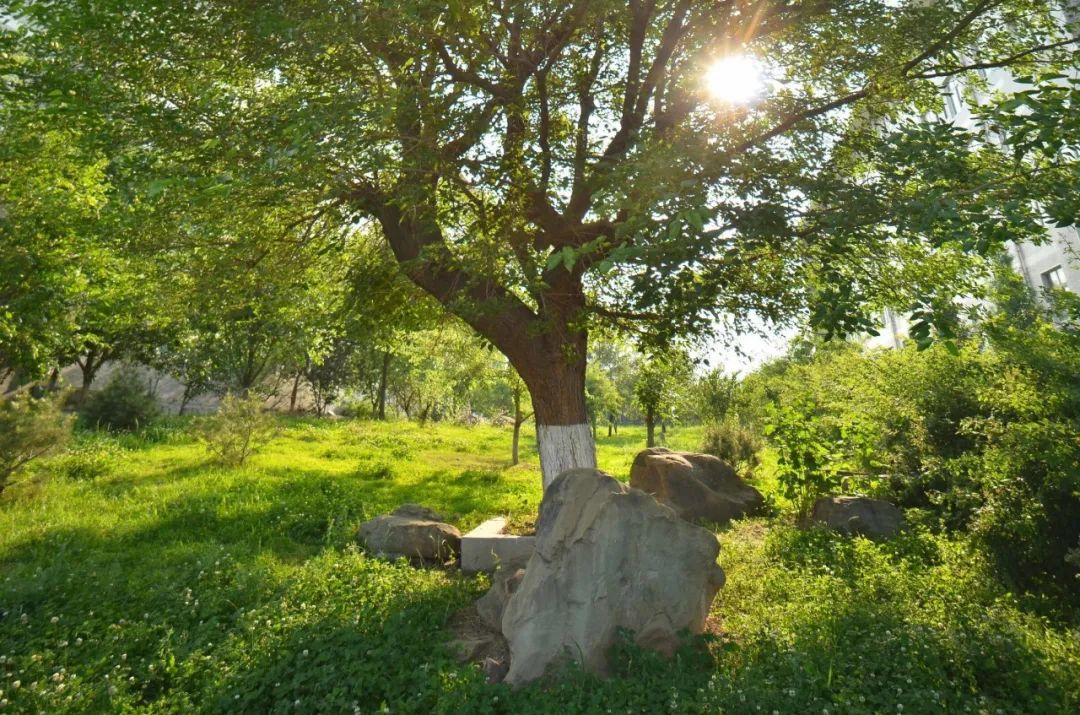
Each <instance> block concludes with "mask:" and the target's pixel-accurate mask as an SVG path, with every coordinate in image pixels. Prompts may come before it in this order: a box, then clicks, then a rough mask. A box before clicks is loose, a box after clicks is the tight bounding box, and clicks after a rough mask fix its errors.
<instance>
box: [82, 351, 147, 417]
mask: <svg viewBox="0 0 1080 715" xmlns="http://www.w3.org/2000/svg"><path fill="white" fill-rule="evenodd" d="M160 414H161V405H160V404H159V403H158V400H157V397H156V396H155V395H154V391H153V390H152V389H151V388H150V386H149V385H148V384H147V382H146V380H144V379H143V377H142V376H141V375H139V373H138V372H137V371H135V370H134V369H133V368H126V367H125V368H121V369H120V370H117V371H116V372H115V373H113V376H112V378H111V379H110V380H109V382H108V383H107V384H106V385H105V387H104V388H103V389H101V390H99V391H97V392H93V393H91V394H90V396H89V397H87V399H86V403H85V404H84V405H83V409H82V418H83V420H84V422H85V423H86V424H87V425H88V426H90V427H93V428H94V429H106V430H110V431H121V432H127V431H131V430H136V429H139V428H140V427H145V426H147V425H149V424H151V423H152V422H153V421H154V420H155V419H157V418H158V416H159V415H160Z"/></svg>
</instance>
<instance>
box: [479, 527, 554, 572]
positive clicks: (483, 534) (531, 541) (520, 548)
mask: <svg viewBox="0 0 1080 715" xmlns="http://www.w3.org/2000/svg"><path fill="white" fill-rule="evenodd" d="M504 529H506V519H504V518H502V517H497V518H495V519H488V520H487V521H485V522H484V523H483V524H481V525H480V526H478V527H476V528H475V529H473V530H472V531H470V532H469V533H467V534H465V536H463V537H461V570H462V571H464V572H465V573H476V572H478V571H487V572H489V573H490V572H493V571H494V570H495V568H496V567H497V566H498V565H499V564H503V565H510V564H514V565H519V566H524V565H525V563H526V562H527V561H528V560H529V557H530V556H532V552H533V548H534V546H535V544H536V537H535V536H514V535H513V534H504V533H503V530H504Z"/></svg>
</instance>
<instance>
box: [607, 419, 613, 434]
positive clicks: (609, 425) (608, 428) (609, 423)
mask: <svg viewBox="0 0 1080 715" xmlns="http://www.w3.org/2000/svg"><path fill="white" fill-rule="evenodd" d="M611 424H612V423H611V422H608V423H607V436H608V437H610V436H611Z"/></svg>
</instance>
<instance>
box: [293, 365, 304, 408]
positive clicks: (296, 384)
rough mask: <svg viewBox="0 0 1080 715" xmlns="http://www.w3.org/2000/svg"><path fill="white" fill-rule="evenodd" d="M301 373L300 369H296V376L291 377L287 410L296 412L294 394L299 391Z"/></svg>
mask: <svg viewBox="0 0 1080 715" xmlns="http://www.w3.org/2000/svg"><path fill="white" fill-rule="evenodd" d="M303 374H304V372H303V371H302V370H297V371H296V377H294V378H293V383H292V393H291V394H290V395H289V412H296V395H297V393H299V392H300V378H301V377H302V376H303Z"/></svg>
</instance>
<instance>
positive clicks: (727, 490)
mask: <svg viewBox="0 0 1080 715" xmlns="http://www.w3.org/2000/svg"><path fill="white" fill-rule="evenodd" d="M630 486H632V487H634V488H635V489H640V490H642V491H643V492H648V493H649V494H652V495H653V496H655V497H656V498H657V499H659V500H660V501H661V502H663V503H664V504H667V505H668V506H670V507H671V508H672V509H674V510H675V513H676V514H678V515H679V516H680V517H682V518H683V519H686V520H687V521H696V520H698V519H705V520H707V521H712V522H716V523H718V524H726V523H727V522H728V521H730V520H732V519H738V518H740V517H743V516H746V515H748V514H753V513H754V512H756V511H757V510H759V509H760V508H761V507H762V505H763V504H764V503H765V499H764V497H762V496H761V492H759V491H758V490H757V489H754V488H753V487H752V486H750V485H749V484H744V483H743V481H742V480H741V479H739V477H738V476H737V475H736V474H735V470H734V469H733V468H732V467H731V465H729V464H728V463H727V462H725V461H723V460H722V459H720V458H718V457H714V456H712V455H711V454H694V453H692V452H672V451H671V450H670V449H666V448H664V447H652V448H650V449H646V450H644V451H642V452H640V453H639V454H638V455H637V457H635V458H634V464H633V466H632V467H631V468H630Z"/></svg>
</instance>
